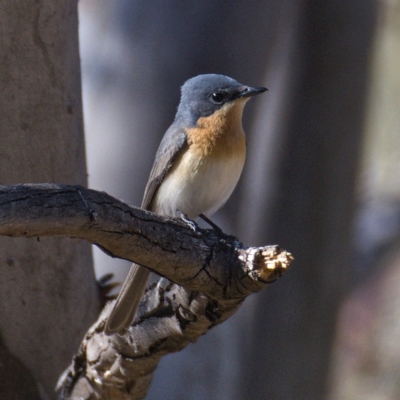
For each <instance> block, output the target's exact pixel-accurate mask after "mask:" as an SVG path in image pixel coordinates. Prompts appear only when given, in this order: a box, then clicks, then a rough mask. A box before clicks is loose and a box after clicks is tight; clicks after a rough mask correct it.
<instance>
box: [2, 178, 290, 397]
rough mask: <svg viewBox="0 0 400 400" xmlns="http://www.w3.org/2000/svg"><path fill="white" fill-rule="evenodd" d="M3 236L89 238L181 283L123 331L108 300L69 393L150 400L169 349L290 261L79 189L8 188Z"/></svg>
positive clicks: (151, 297)
mask: <svg viewBox="0 0 400 400" xmlns="http://www.w3.org/2000/svg"><path fill="white" fill-rule="evenodd" d="M0 235H6V236H15V237H16V236H19V237H21V236H22V237H35V236H37V237H40V236H56V235H61V236H67V237H71V238H79V239H84V240H87V241H88V242H90V243H93V244H96V245H97V246H99V247H100V248H102V249H103V250H104V251H105V252H107V254H109V255H110V256H112V257H118V258H123V259H126V260H130V261H134V262H136V263H139V264H141V265H144V266H146V267H148V268H149V269H151V270H153V271H155V272H157V273H158V274H160V275H162V276H164V277H166V278H168V279H169V280H171V281H173V282H175V283H177V284H173V283H171V282H169V281H168V280H165V279H164V280H161V281H160V282H159V283H158V284H157V285H153V287H151V288H150V290H148V291H147V293H146V296H145V299H144V301H142V303H141V306H140V309H139V313H138V315H137V316H136V319H135V321H134V324H133V326H132V327H131V329H130V330H129V332H128V333H127V334H126V335H125V336H124V337H119V336H117V335H114V336H111V337H108V336H106V335H104V333H103V327H104V323H105V320H106V318H107V316H108V313H109V311H110V306H107V307H106V308H105V309H104V310H103V313H102V314H101V315H100V317H99V319H98V321H97V322H96V323H95V324H94V325H93V327H92V328H91V329H90V330H89V332H88V333H87V335H86V337H85V339H84V341H83V342H82V345H81V348H80V350H79V352H78V354H77V356H76V357H75V359H74V361H73V363H72V365H71V367H70V368H69V370H68V371H67V374H66V375H65V376H64V377H63V379H62V380H61V381H60V387H61V389H62V391H61V393H62V397H63V398H80V397H82V398H89V397H90V398H101V399H108V398H110V399H111V398H112V399H119V398H121V399H122V398H126V397H124V396H126V395H127V393H130V394H131V396H132V397H131V398H132V399H140V398H143V397H144V395H145V393H146V391H147V388H148V386H149V384H150V382H151V374H152V371H153V370H154V368H155V367H156V365H157V363H158V361H159V359H160V358H161V357H162V356H163V355H165V354H167V353H171V352H175V351H179V350H180V349H182V348H183V347H185V346H186V345H187V344H188V343H190V342H193V341H195V340H197V338H198V337H199V336H200V335H202V334H204V333H205V332H206V331H207V330H208V329H210V328H212V327H213V326H215V325H217V324H219V323H221V322H223V321H224V320H226V319H227V318H228V317H229V316H230V315H232V314H233V313H234V312H235V311H236V310H237V308H238V307H239V306H240V304H241V302H242V301H243V300H244V298H245V297H246V296H248V295H249V294H251V293H254V292H257V291H259V290H261V289H262V288H264V287H265V286H266V284H267V283H269V282H272V281H274V280H275V279H276V278H277V277H278V276H280V275H281V273H282V272H283V271H284V270H285V269H286V268H287V267H288V266H289V264H290V262H291V260H292V257H291V255H290V254H289V253H287V252H286V251H283V250H280V249H279V248H278V247H277V246H267V247H261V248H247V247H244V246H243V245H242V244H241V243H240V242H239V241H238V240H237V239H236V238H234V237H232V236H227V235H225V234H224V233H222V232H220V231H216V230H204V229H200V228H199V227H197V225H195V224H192V223H190V224H188V223H187V222H185V221H183V220H180V219H172V218H165V217H160V216H158V215H155V214H153V213H151V212H148V211H144V210H141V209H139V208H135V207H130V206H128V205H127V204H125V203H123V202H122V201H119V200H117V199H115V198H113V197H111V196H109V195H107V194H106V193H100V192H97V191H94V190H90V189H85V188H83V187H80V186H68V185H55V184H40V185H16V186H0ZM178 285H179V286H178ZM111 344H112V345H111ZM91 396H93V397H91Z"/></svg>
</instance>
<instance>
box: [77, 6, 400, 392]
mask: <svg viewBox="0 0 400 400" xmlns="http://www.w3.org/2000/svg"><path fill="white" fill-rule="evenodd" d="M79 12H80V46H81V59H82V70H83V102H84V118H85V130H86V146H87V147H86V148H87V160H88V170H89V184H90V187H91V188H94V189H98V190H103V191H106V192H108V193H109V194H111V195H113V196H115V197H117V198H120V199H123V200H124V201H126V202H127V203H129V204H132V205H140V203H141V198H142V195H143V191H144V187H145V184H146V181H147V178H148V174H149V172H150V168H151V165H152V163H153V159H154V155H155V152H156V150H157V147H158V144H159V142H160V140H161V137H162V135H163V133H164V132H165V130H166V129H167V128H168V126H169V124H170V123H171V122H172V121H173V118H174V115H175V111H176V107H177V105H178V102H179V96H180V91H179V88H180V86H181V85H182V84H183V82H184V81H185V80H187V79H188V78H190V77H192V76H195V75H198V74H201V73H221V74H226V75H229V76H232V77H234V78H235V79H237V80H238V81H240V82H242V83H244V84H249V85H256V86H266V87H268V89H269V91H268V92H267V93H265V94H264V95H262V96H260V97H257V98H256V99H254V100H252V101H251V102H249V104H248V105H247V106H246V110H245V119H244V127H245V130H246V132H247V138H248V158H247V162H246V166H245V170H244V173H243V176H242V178H241V180H240V182H239V185H238V187H237V189H236V190H235V192H234V195H233V196H232V198H231V199H230V200H229V201H228V203H227V204H226V206H225V207H224V208H223V209H222V210H221V211H220V212H218V214H217V215H215V216H214V218H213V219H214V220H215V222H216V223H217V224H218V225H220V226H221V227H222V228H223V229H224V230H225V231H226V232H227V233H230V234H234V235H236V236H237V237H238V238H239V239H240V240H241V241H243V242H244V243H246V244H247V245H249V246H250V245H251V246H257V245H266V244H279V245H280V246H282V247H283V248H285V249H287V250H289V251H290V252H292V253H293V255H294V256H295V259H296V261H295V263H294V264H293V266H292V268H291V269H290V271H288V272H287V273H286V274H285V275H284V276H283V277H282V278H281V279H280V280H278V281H277V282H275V283H274V284H272V285H271V286H270V287H268V288H267V289H266V290H265V291H264V292H262V293H259V294H256V295H253V296H251V297H250V298H248V299H247V300H246V301H245V303H244V305H243V306H242V307H241V309H240V310H239V311H238V312H237V313H236V314H235V315H234V316H233V317H232V318H231V319H230V320H229V321H227V322H225V323H224V324H222V325H221V326H219V327H217V328H216V329H214V330H213V331H210V332H209V333H208V334H207V335H205V336H204V337H202V338H201V339H200V340H199V341H198V342H197V343H196V344H194V345H190V346H189V347H188V348H186V349H185V350H184V351H182V352H180V353H177V354H173V355H170V356H167V357H165V358H164V359H163V360H162V362H161V363H160V365H159V367H158V369H157V370H156V371H155V376H154V381H153V384H152V386H151V389H150V391H149V394H148V397H147V398H148V399H196V400H197V399H212V400H213V399H229V400H231V399H233V400H235V399H237V400H239V399H254V400H258V399H268V400H275V399H276V400H292V399H293V400H300V399H301V400H302V399H307V400H308V399H310V400H311V399H312V400H314V399H317V400H318V399H330V400H347V399H348V400H356V399H363V400H369V399H371V400H372V399H374V400H386V399H393V400H396V399H400V251H399V250H398V246H397V244H398V243H400V239H399V238H400V175H399V174H400V172H399V171H400V168H399V167H400V161H399V160H400V73H399V65H400V0H381V1H372V0H363V1H361V0H358V1H357V0H355V1H351V2H346V1H335V0H330V1H289V0H283V1H282V0H280V1H278V0H270V1H268V2H266V1H257V0H247V1H244V0H241V1H231V2H223V1H210V0H204V1H201V2H200V1H186V2H181V1H171V0H162V1H161V0H154V1H139V0H113V1H111V0H108V1H105V0H80V2H79ZM95 263H96V268H97V272H98V274H99V275H102V274H104V273H105V272H106V271H112V272H113V273H114V274H115V276H116V280H119V281H122V280H123V279H124V275H125V274H126V273H127V270H128V268H129V264H128V263H125V262H123V261H118V260H113V259H111V258H109V257H107V256H106V255H103V254H102V253H101V252H100V251H98V250H96V249H95Z"/></svg>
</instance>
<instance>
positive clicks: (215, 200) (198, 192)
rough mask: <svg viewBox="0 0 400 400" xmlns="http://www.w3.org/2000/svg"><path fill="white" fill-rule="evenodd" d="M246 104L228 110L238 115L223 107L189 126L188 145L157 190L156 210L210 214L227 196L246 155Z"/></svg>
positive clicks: (166, 213) (169, 212)
mask: <svg viewBox="0 0 400 400" xmlns="http://www.w3.org/2000/svg"><path fill="white" fill-rule="evenodd" d="M243 106H244V102H243V104H239V107H238V108H239V110H235V109H233V110H232V109H229V110H228V111H233V112H234V113H236V114H239V115H228V118H226V117H227V115H226V111H227V110H222V109H221V110H222V112H221V113H220V114H218V112H216V113H214V114H213V115H212V116H210V117H207V118H200V119H199V121H198V123H197V126H195V127H192V128H189V129H188V130H187V143H188V144H187V147H185V149H183V151H181V153H180V154H179V156H178V157H177V158H176V159H175V161H174V164H173V167H172V168H171V170H170V171H169V172H168V174H167V175H166V177H165V178H164V180H163V182H162V183H161V185H160V187H159V189H158V191H157V193H156V194H155V198H154V201H153V207H152V208H153V210H154V211H155V212H157V213H159V214H163V215H171V216H174V215H176V212H177V211H180V212H183V213H185V214H187V215H188V216H189V218H192V219H195V218H197V217H198V216H199V215H200V214H206V215H211V214H212V213H214V212H215V211H217V210H218V209H219V208H220V207H221V206H222V205H223V204H224V203H225V202H226V201H227V200H228V198H229V197H230V195H231V193H232V191H233V190H234V188H235V186H236V184H237V182H238V180H239V178H240V175H241V172H242V170H243V166H244V161H245V157H246V139H245V134H244V131H243V129H242V123H241V112H242V110H243ZM231 108H232V107H231ZM221 110H219V111H221ZM224 112H225V114H223V113H224ZM237 117H238V120H237V119H235V118H237Z"/></svg>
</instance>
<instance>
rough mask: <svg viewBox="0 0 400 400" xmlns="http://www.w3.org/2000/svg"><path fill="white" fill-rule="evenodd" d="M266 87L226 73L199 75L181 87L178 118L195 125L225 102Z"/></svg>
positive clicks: (250, 94)
mask: <svg viewBox="0 0 400 400" xmlns="http://www.w3.org/2000/svg"><path fill="white" fill-rule="evenodd" d="M266 90H267V89H266V88H264V87H252V86H247V85H243V84H242V83H239V82H238V81H236V80H235V79H232V78H230V77H229V76H225V75H217V74H205V75H198V76H195V77H194V78H191V79H189V80H187V81H186V82H185V84H184V85H183V86H182V89H181V101H180V103H179V107H178V112H177V114H176V118H177V119H184V120H185V122H187V123H190V124H191V125H195V124H196V122H197V120H198V119H199V118H200V117H208V116H210V115H212V114H214V112H215V111H217V110H219V109H220V108H222V107H223V106H224V105H225V104H227V103H229V102H233V101H235V100H237V99H240V98H245V97H251V96H255V95H257V94H259V93H262V92H265V91H266Z"/></svg>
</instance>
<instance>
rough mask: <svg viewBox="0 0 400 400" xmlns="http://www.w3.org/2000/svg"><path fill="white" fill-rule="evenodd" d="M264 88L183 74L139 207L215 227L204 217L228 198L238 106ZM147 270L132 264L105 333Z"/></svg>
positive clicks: (240, 147) (127, 307)
mask: <svg viewBox="0 0 400 400" xmlns="http://www.w3.org/2000/svg"><path fill="white" fill-rule="evenodd" d="M266 90H267V89H266V88H264V87H252V86H247V85H243V84H241V83H239V82H238V81H236V80H235V79H233V78H230V77H228V76H226V75H219V74H203V75H198V76H195V77H194V78H191V79H189V80H187V81H186V82H185V83H184V84H183V86H182V88H181V99H180V103H179V106H178V109H177V112H176V115H175V119H174V121H173V123H172V125H171V126H170V127H169V128H168V130H167V131H166V132H165V134H164V136H163V138H162V140H161V143H160V145H159V148H158V150H157V153H156V156H155V160H154V164H153V167H152V169H151V172H150V176H149V179H148V182H147V185H146V188H145V192H144V196H143V201H142V208H143V209H146V210H150V211H153V212H155V213H157V214H159V215H164V216H170V217H182V216H186V217H187V218H189V219H190V220H195V219H197V218H198V217H200V218H202V219H204V220H205V221H206V222H209V223H210V224H211V225H212V226H213V227H215V225H214V224H213V223H212V221H210V220H209V217H210V215H212V214H213V213H214V212H216V211H217V210H218V209H219V208H220V207H222V206H223V205H224V204H225V202H226V201H227V200H228V198H229V197H230V195H231V194H232V192H233V190H234V188H235V187H236V184H237V182H238V180H239V178H240V175H241V173H242V170H243V166H244V163H245V158H246V137H245V132H244V130H243V127H242V115H243V108H244V106H245V104H246V102H247V101H248V100H249V99H250V98H251V97H252V96H255V95H258V94H260V93H263V92H265V91H266ZM150 273H151V272H150V270H148V269H147V268H145V267H143V266H140V265H138V264H133V265H132V267H131V269H130V271H129V273H128V276H127V278H126V280H125V282H124V284H123V286H122V289H121V291H120V293H119V295H118V296H117V299H116V302H115V304H114V307H113V309H112V310H111V313H110V315H109V317H108V319H107V322H106V325H105V333H106V334H108V335H112V334H119V335H124V334H125V333H126V332H127V330H128V329H129V327H130V325H131V324H132V322H133V319H134V317H135V314H136V311H137V308H138V306H139V303H140V300H141V298H142V296H143V294H144V291H145V289H146V286H147V284H148V281H149V277H150Z"/></svg>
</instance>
